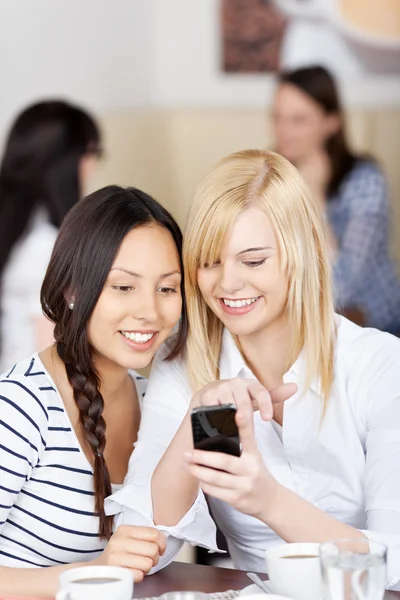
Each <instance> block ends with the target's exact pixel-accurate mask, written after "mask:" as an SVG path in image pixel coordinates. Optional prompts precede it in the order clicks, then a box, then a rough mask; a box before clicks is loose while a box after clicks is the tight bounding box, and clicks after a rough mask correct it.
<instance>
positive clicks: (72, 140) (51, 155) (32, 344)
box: [0, 101, 100, 372]
mask: <svg viewBox="0 0 400 600" xmlns="http://www.w3.org/2000/svg"><path fill="white" fill-rule="evenodd" d="M99 152H100V133H99V130H98V127H97V125H96V123H95V121H94V120H93V119H92V117H91V116H90V115H88V114H87V113H86V112H84V111H83V110H81V109H80V108H78V107H76V106H72V105H71V104H68V103H66V102H62V101H48V102H40V103H38V104H34V105H32V106H30V107H29V108H27V109H25V110H24V111H23V112H22V113H21V114H20V115H19V116H18V117H17V119H16V120H15V122H14V124H13V125H12V127H11V130H10V133H9V136H8V140H7V142H6V146H5V149H4V155H3V160H2V164H1V167H0V279H1V329H0V345H1V351H0V372H2V371H3V370H4V369H6V368H7V367H8V365H10V364H14V363H15V362H17V361H19V360H21V359H22V358H24V357H25V356H27V355H29V354H30V353H32V352H34V351H35V350H38V349H42V348H44V347H45V346H46V345H47V344H48V343H50V341H51V340H52V331H53V329H52V325H51V324H50V323H49V322H48V321H47V320H46V319H45V318H44V317H43V314H42V310H41V307H40V302H39V297H40V287H41V285H42V281H43V277H44V274H45V272H46V268H47V265H48V263H49V259H50V255H51V251H52V249H53V246H54V242H55V239H56V237H57V232H58V229H59V227H60V225H61V223H62V220H63V218H64V216H65V215H66V214H67V212H68V211H69V209H70V208H71V207H72V206H73V205H74V204H75V203H76V202H77V201H78V200H79V199H80V198H81V197H82V195H83V193H82V191H83V188H84V185H85V182H86V180H87V178H88V176H89V174H90V171H91V170H92V168H93V166H94V162H95V160H96V156H97V155H98V154H99Z"/></svg>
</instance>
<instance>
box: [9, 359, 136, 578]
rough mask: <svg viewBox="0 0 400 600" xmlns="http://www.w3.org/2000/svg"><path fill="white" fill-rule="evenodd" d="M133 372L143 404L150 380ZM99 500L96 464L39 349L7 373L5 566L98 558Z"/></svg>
mask: <svg viewBox="0 0 400 600" xmlns="http://www.w3.org/2000/svg"><path fill="white" fill-rule="evenodd" d="M131 375H132V378H133V380H134V382H135V384H136V387H137V392H138V398H139V402H141V393H142V392H143V386H144V384H145V380H143V378H140V377H138V378H136V375H135V374H134V373H131ZM118 489H119V486H117V485H115V486H113V491H117V490H118ZM94 504H95V503H94V491H93V469H92V466H91V464H90V463H89V461H88V459H87V458H86V455H85V453H84V452H83V450H82V448H81V445H80V443H79V441H78V438H77V437H76V434H75V431H74V428H73V426H72V424H71V421H70V419H69V416H68V413H67V412H66V410H65V407H64V403H63V400H62V398H61V396H60V394H59V392H58V390H57V387H56V385H55V383H54V381H53V380H52V378H51V377H50V375H49V373H48V372H47V371H46V369H45V367H44V365H43V363H42V361H41V360H40V357H39V356H38V354H35V355H33V356H32V357H30V358H29V359H25V360H23V361H21V362H19V363H18V364H17V365H16V366H15V367H13V368H12V369H10V370H9V372H8V373H5V374H4V375H2V376H0V565H1V566H6V567H25V568H29V567H48V566H54V565H60V564H66V563H73V562H81V561H88V560H91V559H94V558H96V557H97V556H98V555H99V554H100V553H101V552H102V551H103V549H104V546H105V541H104V540H102V539H99V536H98V528H99V519H98V516H97V515H96V512H95V505H94Z"/></svg>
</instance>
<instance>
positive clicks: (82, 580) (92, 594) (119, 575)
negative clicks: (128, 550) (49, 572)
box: [56, 565, 133, 600]
mask: <svg viewBox="0 0 400 600" xmlns="http://www.w3.org/2000/svg"><path fill="white" fill-rule="evenodd" d="M132 597H133V573H132V572H131V571H129V570H128V569H122V568H120V567H107V566H102V565H98V566H97V565H96V566H87V567H78V568H76V569H71V570H69V571H64V573H62V574H61V575H60V590H59V592H58V594H57V596H56V600H110V598H112V600H132Z"/></svg>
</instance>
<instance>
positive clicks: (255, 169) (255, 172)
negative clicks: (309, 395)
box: [183, 150, 335, 401]
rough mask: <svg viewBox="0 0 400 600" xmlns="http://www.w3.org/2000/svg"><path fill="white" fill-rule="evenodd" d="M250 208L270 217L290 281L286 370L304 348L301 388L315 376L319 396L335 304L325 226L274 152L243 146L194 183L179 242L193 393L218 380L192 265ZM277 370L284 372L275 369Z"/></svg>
mask: <svg viewBox="0 0 400 600" xmlns="http://www.w3.org/2000/svg"><path fill="white" fill-rule="evenodd" d="M249 206H257V207H258V208H260V209H261V210H263V211H264V212H265V213H266V214H267V215H268V217H269V219H270V220H271V223H272V225H273V228H274V230H275V234H276V237H277V241H278V249H279V254H280V260H281V268H282V269H284V270H285V271H286V273H287V276H288V280H289V287H288V297H287V306H286V315H287V318H288V319H289V326H290V331H291V332H292V339H291V344H290V349H289V352H288V357H287V365H286V369H285V370H288V369H289V368H290V366H291V365H292V364H293V363H294V362H295V360H296V359H297V357H298V356H299V354H300V352H301V350H302V348H303V346H305V347H306V348H307V369H306V377H305V386H306V387H305V389H307V388H308V387H309V385H310V384H311V381H312V380H313V379H314V377H317V378H319V385H320V390H321V393H322V394H323V396H324V398H325V401H326V400H327V399H328V397H329V391H330V388H331V385H332V379H333V352H334V335H335V332H334V306H333V295H332V284H331V270H330V261H329V258H328V254H327V246H326V242H325V235H324V227H323V223H322V220H321V217H320V215H319V212H318V211H317V210H316V208H315V205H314V203H313V201H312V199H311V197H310V193H309V191H308V189H307V187H306V185H305V184H304V183H303V180H302V178H301V176H300V175H299V173H298V171H297V169H296V168H295V167H294V166H293V165H291V164H290V163H289V162H288V161H287V160H286V159H285V158H283V157H282V156H280V155H279V154H276V153H274V152H266V151H263V150H244V151H242V152H236V153H234V154H230V155H229V156H227V157H225V158H224V159H222V160H221V161H220V162H219V163H217V165H215V167H214V168H213V169H212V170H211V171H210V172H209V173H208V174H207V175H206V176H205V177H204V178H203V180H202V181H201V182H200V184H199V186H198V187H197V189H196V191H195V194H194V198H193V204H192V207H191V210H190V212H189V217H188V223H187V227H186V234H185V236H184V244H183V263H184V269H185V279H186V283H185V290H186V299H187V309H188V316H189V323H190V327H189V336H188V341H187V347H186V356H187V364H188V371H189V377H190V381H191V384H192V388H193V390H194V391H197V390H199V389H200V388H202V387H203V386H205V385H207V384H208V383H210V382H212V381H215V380H217V379H219V356H220V351H221V341H222V331H223V324H222V323H221V321H220V320H219V319H218V317H217V316H216V315H215V314H214V313H213V312H212V311H211V309H210V308H209V307H208V306H207V304H206V302H205V300H204V299H203V297H202V294H201V292H200V289H199V287H198V283H197V271H198V269H199V267H200V266H203V265H205V264H206V263H209V264H210V263H213V262H214V261H215V260H217V259H218V258H219V257H220V255H221V250H222V248H223V246H224V244H225V241H226V235H227V232H228V231H229V229H230V227H231V225H232V224H233V222H234V220H235V218H236V217H237V216H238V214H239V213H241V212H242V211H243V210H245V209H246V208H248V207H249ZM282 375H283V373H282Z"/></svg>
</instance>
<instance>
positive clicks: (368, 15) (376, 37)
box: [220, 0, 400, 75]
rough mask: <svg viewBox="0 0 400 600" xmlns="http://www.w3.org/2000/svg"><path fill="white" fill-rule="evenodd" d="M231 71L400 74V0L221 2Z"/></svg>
mask: <svg viewBox="0 0 400 600" xmlns="http://www.w3.org/2000/svg"><path fill="white" fill-rule="evenodd" d="M220 2H221V6H220V8H221V28H222V64H223V70H224V71H225V72H228V73H257V72H274V71H277V70H279V69H283V68H296V67H300V66H303V65H305V64H313V63H314V64H315V63H316V62H318V63H320V64H323V65H324V66H326V67H328V68H330V69H332V70H333V71H334V72H335V73H337V74H339V75H356V74H360V75H362V74H365V73H367V74H368V73H370V74H400V0H220Z"/></svg>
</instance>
